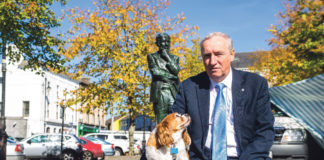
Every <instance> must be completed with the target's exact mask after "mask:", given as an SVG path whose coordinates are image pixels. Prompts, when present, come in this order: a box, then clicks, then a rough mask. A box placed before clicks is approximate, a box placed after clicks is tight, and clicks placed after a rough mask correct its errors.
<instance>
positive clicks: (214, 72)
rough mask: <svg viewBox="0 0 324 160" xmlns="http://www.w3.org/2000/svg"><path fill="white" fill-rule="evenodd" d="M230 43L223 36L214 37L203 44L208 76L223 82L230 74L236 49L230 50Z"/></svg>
mask: <svg viewBox="0 0 324 160" xmlns="http://www.w3.org/2000/svg"><path fill="white" fill-rule="evenodd" d="M228 45H229V44H227V41H226V39H225V38H223V37H212V38H210V39H208V40H206V41H204V43H203V44H202V47H203V49H202V53H201V55H202V58H203V62H204V65H205V69H206V72H207V74H208V76H209V77H210V78H211V79H213V80H214V81H216V82H221V81H222V80H224V79H225V77H226V76H227V75H228V74H229V72H230V69H231V62H232V61H233V60H234V55H235V52H234V49H232V50H229V46H228Z"/></svg>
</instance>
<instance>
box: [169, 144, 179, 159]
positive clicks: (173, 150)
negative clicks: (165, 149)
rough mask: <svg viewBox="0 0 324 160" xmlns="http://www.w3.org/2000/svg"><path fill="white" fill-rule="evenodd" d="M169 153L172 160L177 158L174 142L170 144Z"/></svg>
mask: <svg viewBox="0 0 324 160" xmlns="http://www.w3.org/2000/svg"><path fill="white" fill-rule="evenodd" d="M170 154H171V156H172V159H173V160H176V159H177V154H178V148H176V147H175V144H174V143H173V144H172V147H171V149H170Z"/></svg>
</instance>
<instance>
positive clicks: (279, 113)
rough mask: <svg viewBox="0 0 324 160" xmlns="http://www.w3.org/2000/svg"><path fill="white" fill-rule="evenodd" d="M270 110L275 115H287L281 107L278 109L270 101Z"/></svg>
mask: <svg viewBox="0 0 324 160" xmlns="http://www.w3.org/2000/svg"><path fill="white" fill-rule="evenodd" d="M271 110H272V113H273V116H275V117H288V116H287V114H285V112H283V111H282V110H281V109H279V108H278V107H277V106H275V105H274V104H272V103H271Z"/></svg>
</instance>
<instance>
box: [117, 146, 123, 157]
mask: <svg viewBox="0 0 324 160" xmlns="http://www.w3.org/2000/svg"><path fill="white" fill-rule="evenodd" d="M121 155H123V151H122V150H121V149H119V148H115V156H121Z"/></svg>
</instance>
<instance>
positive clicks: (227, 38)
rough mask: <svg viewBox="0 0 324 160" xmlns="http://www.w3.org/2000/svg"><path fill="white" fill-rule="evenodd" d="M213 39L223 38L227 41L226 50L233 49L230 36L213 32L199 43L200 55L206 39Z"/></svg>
mask: <svg viewBox="0 0 324 160" xmlns="http://www.w3.org/2000/svg"><path fill="white" fill-rule="evenodd" d="M213 37H223V38H225V39H226V40H227V46H228V49H229V50H230V51H231V50H232V49H233V41H232V39H231V37H230V36H228V35H227V34H225V33H222V32H213V33H210V34H208V35H207V36H206V37H205V38H204V39H203V40H202V41H201V42H200V51H201V53H202V50H203V43H204V42H205V41H206V40H208V39H211V38H213Z"/></svg>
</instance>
